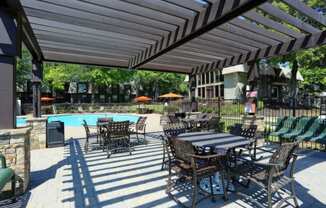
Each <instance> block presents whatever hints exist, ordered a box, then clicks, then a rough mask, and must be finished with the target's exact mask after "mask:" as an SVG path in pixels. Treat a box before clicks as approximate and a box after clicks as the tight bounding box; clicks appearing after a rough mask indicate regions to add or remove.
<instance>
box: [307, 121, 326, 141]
mask: <svg viewBox="0 0 326 208" xmlns="http://www.w3.org/2000/svg"><path fill="white" fill-rule="evenodd" d="M321 125H322V127H321V131H320V133H319V134H318V135H317V136H315V137H312V138H311V139H310V141H311V142H316V143H320V144H324V145H325V144H326V124H325V123H324V124H321Z"/></svg>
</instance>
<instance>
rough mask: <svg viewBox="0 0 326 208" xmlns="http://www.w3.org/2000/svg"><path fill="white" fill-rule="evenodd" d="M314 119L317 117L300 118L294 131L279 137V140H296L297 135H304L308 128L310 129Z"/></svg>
mask: <svg viewBox="0 0 326 208" xmlns="http://www.w3.org/2000/svg"><path fill="white" fill-rule="evenodd" d="M316 118H317V117H300V118H299V120H298V122H297V123H296V125H295V127H294V129H293V130H292V131H290V132H289V133H286V134H283V135H281V138H282V139H288V140H291V141H293V140H296V138H297V137H298V136H299V135H301V134H304V133H305V132H306V131H307V130H308V128H309V127H310V125H311V124H312V122H313V121H314V120H316Z"/></svg>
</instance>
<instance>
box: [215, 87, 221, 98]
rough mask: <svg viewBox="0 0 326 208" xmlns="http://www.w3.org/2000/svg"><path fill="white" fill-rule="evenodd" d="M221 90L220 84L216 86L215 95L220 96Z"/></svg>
mask: <svg viewBox="0 0 326 208" xmlns="http://www.w3.org/2000/svg"><path fill="white" fill-rule="evenodd" d="M219 91H220V88H219V86H218V85H216V86H215V97H218V96H219Z"/></svg>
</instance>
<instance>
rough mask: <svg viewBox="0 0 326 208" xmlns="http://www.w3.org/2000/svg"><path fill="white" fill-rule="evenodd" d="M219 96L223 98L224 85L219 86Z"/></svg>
mask: <svg viewBox="0 0 326 208" xmlns="http://www.w3.org/2000/svg"><path fill="white" fill-rule="evenodd" d="M220 96H221V97H224V85H220Z"/></svg>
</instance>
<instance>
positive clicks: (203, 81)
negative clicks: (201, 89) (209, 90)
mask: <svg viewBox="0 0 326 208" xmlns="http://www.w3.org/2000/svg"><path fill="white" fill-rule="evenodd" d="M201 84H202V85H204V84H205V74H204V73H202V74H201Z"/></svg>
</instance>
